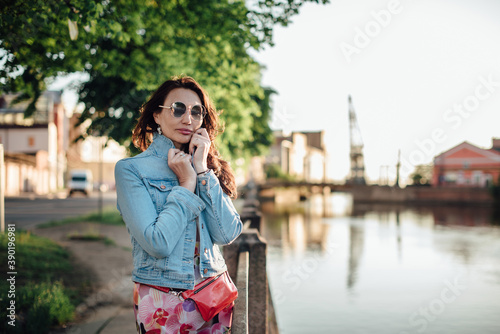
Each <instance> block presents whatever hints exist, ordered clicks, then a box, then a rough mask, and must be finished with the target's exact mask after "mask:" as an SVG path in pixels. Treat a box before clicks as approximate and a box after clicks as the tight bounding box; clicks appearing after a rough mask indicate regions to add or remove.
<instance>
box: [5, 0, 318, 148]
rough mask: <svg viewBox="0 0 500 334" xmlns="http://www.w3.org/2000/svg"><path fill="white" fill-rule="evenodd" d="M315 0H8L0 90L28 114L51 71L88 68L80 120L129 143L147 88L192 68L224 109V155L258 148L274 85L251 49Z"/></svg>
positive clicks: (264, 138) (266, 138)
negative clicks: (25, 103)
mask: <svg viewBox="0 0 500 334" xmlns="http://www.w3.org/2000/svg"><path fill="white" fill-rule="evenodd" d="M308 1H309V2H322V3H326V2H327V0H308ZM308 1H299V0H281V1H280V0H255V1H254V2H251V1H250V2H245V1H238V0H233V1H231V0H226V1H216V0H146V1H133V0H102V1H92V0H63V1H56V0H45V1H41V0H31V1H24V0H10V1H1V9H0V14H1V21H0V48H1V49H0V52H1V53H0V56H1V57H2V60H1V62H0V64H2V66H0V67H1V69H0V77H1V79H0V80H1V81H0V82H1V85H2V86H1V90H2V91H4V92H21V93H22V94H20V96H19V98H18V100H22V99H25V100H29V101H30V102H31V103H30V105H29V107H28V109H27V110H26V113H25V114H26V115H27V116H29V115H31V113H32V112H33V111H34V110H35V102H36V100H37V99H38V97H39V96H40V95H41V93H42V92H43V90H44V89H45V85H46V82H47V79H49V78H53V77H55V76H58V75H61V74H66V73H72V72H84V73H87V74H88V75H89V80H88V81H87V82H86V83H84V84H83V85H81V87H80V88H79V98H80V101H82V102H84V103H85V110H84V112H83V113H82V116H81V118H80V121H81V122H83V121H85V120H87V119H90V120H91V121H92V122H91V125H90V127H89V129H88V134H92V133H96V132H97V133H100V134H107V135H109V136H110V137H111V138H113V139H115V140H116V141H118V142H119V143H121V144H125V145H128V146H130V145H131V144H130V135H131V130H132V127H133V126H134V124H135V121H136V119H137V117H138V109H139V107H140V106H141V104H142V103H144V102H145V100H146V98H147V96H148V95H149V94H150V93H151V92H152V91H153V90H154V89H156V87H157V86H158V85H159V84H160V83H161V82H163V81H165V80H166V79H168V78H170V77H171V76H173V75H178V74H185V75H190V76H192V77H194V78H195V79H196V80H197V81H199V82H200V84H201V85H202V86H204V87H205V88H206V89H207V91H208V92H209V94H210V95H211V98H212V99H213V100H214V102H215V104H216V106H217V108H218V109H221V110H224V112H223V113H222V115H221V119H222V121H223V123H224V127H225V132H224V133H223V135H222V136H221V138H220V139H221V140H220V148H221V150H222V152H223V154H224V155H226V156H228V157H242V156H245V155H249V154H250V155H254V154H258V153H260V152H261V151H262V149H263V148H264V147H266V146H268V145H269V144H270V142H271V131H270V129H269V126H268V120H269V117H270V113H271V107H270V98H271V95H272V93H274V91H273V90H272V89H271V88H266V87H262V85H261V82H260V79H261V70H262V68H261V65H260V64H258V63H257V62H256V61H255V60H254V59H253V58H252V57H251V56H250V55H249V53H248V51H249V49H250V48H253V49H255V50H259V49H261V48H262V47H263V46H264V45H272V32H273V27H274V26H275V25H276V24H282V25H286V24H288V23H289V20H290V18H291V17H292V16H293V15H294V14H297V13H298V10H299V8H300V7H301V5H302V4H303V3H304V2H308ZM70 28H71V29H70ZM75 28H76V29H75ZM71 30H73V32H75V31H77V32H78V35H77V36H74V35H73V36H70V31H71Z"/></svg>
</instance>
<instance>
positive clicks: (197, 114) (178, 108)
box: [158, 102, 207, 122]
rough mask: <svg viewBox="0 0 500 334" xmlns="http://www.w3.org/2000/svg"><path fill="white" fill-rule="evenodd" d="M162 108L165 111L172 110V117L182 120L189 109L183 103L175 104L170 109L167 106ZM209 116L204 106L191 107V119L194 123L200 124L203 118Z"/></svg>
mask: <svg viewBox="0 0 500 334" xmlns="http://www.w3.org/2000/svg"><path fill="white" fill-rule="evenodd" d="M158 107H160V108H164V109H170V112H171V113H172V116H174V117H176V118H180V117H182V116H184V114H185V113H186V111H187V109H188V107H186V105H185V104H184V103H182V102H174V103H172V105H171V106H170V107H166V106H158ZM206 114H207V111H206V109H205V107H204V106H202V105H201V104H195V105H194V106H191V118H192V119H193V121H196V122H200V121H201V120H203V117H205V115H206Z"/></svg>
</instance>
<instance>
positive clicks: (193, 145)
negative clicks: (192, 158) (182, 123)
mask: <svg viewBox="0 0 500 334" xmlns="http://www.w3.org/2000/svg"><path fill="white" fill-rule="evenodd" d="M193 137H194V136H193ZM193 137H191V141H190V142H189V154H191V155H192V154H193V152H194V148H195V146H196V145H195V144H194V143H193V139H195V138H193Z"/></svg>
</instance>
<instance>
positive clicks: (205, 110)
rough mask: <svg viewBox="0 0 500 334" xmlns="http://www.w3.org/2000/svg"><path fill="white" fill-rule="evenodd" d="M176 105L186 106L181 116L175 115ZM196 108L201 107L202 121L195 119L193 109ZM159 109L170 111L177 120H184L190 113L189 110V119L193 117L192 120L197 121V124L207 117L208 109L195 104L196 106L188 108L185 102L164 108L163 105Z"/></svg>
mask: <svg viewBox="0 0 500 334" xmlns="http://www.w3.org/2000/svg"><path fill="white" fill-rule="evenodd" d="M176 103H181V104H182V105H183V106H184V108H185V110H184V112H183V113H182V115H180V116H175V114H174V104H176ZM196 106H199V107H201V119H199V120H198V119H196V118H194V117H193V107H196ZM158 107H160V108H163V109H170V114H171V115H172V116H173V117H175V118H182V117H184V115H185V114H186V112H188V110H189V117H191V119H192V120H193V121H196V122H202V121H203V118H205V116H206V115H207V108H205V106H204V105H203V104H195V105H194V106H186V104H185V103H184V102H179V101H177V102H173V103H172V104H171V105H170V107H167V106H162V105H159V106H158Z"/></svg>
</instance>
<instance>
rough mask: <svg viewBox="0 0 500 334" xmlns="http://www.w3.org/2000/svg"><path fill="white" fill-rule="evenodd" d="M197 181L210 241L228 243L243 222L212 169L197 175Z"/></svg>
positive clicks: (239, 229) (234, 237)
mask: <svg viewBox="0 0 500 334" xmlns="http://www.w3.org/2000/svg"><path fill="white" fill-rule="evenodd" d="M197 183H198V184H197V186H198V192H199V194H198V196H199V198H201V200H202V201H203V202H204V203H205V207H206V210H205V212H204V214H205V217H206V218H207V220H206V224H207V228H208V231H209V232H210V236H211V237H212V241H213V242H214V243H216V244H219V245H228V244H230V243H231V242H233V241H234V240H235V239H236V238H237V237H238V236H239V235H240V233H241V231H242V229H243V223H242V222H241V219H240V215H239V214H238V212H236V209H235V208H234V205H233V202H232V201H231V199H230V198H229V196H227V195H226V193H224V191H223V190H222V188H221V186H220V184H219V179H218V178H217V176H215V174H214V172H213V171H210V172H208V173H207V174H205V175H203V176H199V177H198V180H197Z"/></svg>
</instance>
